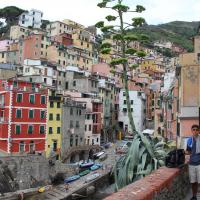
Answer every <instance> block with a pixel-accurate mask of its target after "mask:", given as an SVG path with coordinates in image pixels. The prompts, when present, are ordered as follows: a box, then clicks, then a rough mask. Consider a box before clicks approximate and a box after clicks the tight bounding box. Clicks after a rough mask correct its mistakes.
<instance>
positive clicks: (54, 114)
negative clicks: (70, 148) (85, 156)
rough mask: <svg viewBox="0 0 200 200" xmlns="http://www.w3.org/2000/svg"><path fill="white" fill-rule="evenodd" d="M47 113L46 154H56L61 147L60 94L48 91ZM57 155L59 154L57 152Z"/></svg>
mask: <svg viewBox="0 0 200 200" xmlns="http://www.w3.org/2000/svg"><path fill="white" fill-rule="evenodd" d="M49 94H50V95H49V101H48V115H47V145H46V156H47V157H50V156H53V155H57V154H58V153H59V152H60V149H61V140H62V104H63V103H62V102H63V99H62V96H61V95H58V94H56V93H55V91H50V92H49ZM58 155H59V154H58Z"/></svg>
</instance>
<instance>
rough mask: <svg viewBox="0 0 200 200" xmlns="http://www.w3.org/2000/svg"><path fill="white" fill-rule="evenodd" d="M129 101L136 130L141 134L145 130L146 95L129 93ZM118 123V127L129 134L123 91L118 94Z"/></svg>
mask: <svg viewBox="0 0 200 200" xmlns="http://www.w3.org/2000/svg"><path fill="white" fill-rule="evenodd" d="M129 96H130V101H131V111H132V116H133V120H134V123H135V127H136V130H137V131H138V132H142V131H143V130H144V129H145V108H146V103H145V100H146V95H145V94H144V92H142V91H133V90H132V91H131V90H130V91H129ZM118 121H119V124H120V126H123V129H124V130H125V131H126V132H130V133H131V125H130V123H129V119H128V109H127V102H126V96H125V91H124V90H121V91H120V94H119V117H118Z"/></svg>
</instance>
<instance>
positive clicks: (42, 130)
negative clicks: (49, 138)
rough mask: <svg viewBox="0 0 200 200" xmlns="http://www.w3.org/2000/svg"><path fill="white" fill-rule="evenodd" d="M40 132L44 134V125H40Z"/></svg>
mask: <svg viewBox="0 0 200 200" xmlns="http://www.w3.org/2000/svg"><path fill="white" fill-rule="evenodd" d="M40 134H44V126H40Z"/></svg>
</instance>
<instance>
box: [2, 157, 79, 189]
mask: <svg viewBox="0 0 200 200" xmlns="http://www.w3.org/2000/svg"><path fill="white" fill-rule="evenodd" d="M77 170H78V169H77V167H76V166H69V165H66V164H63V163H60V161H56V162H55V163H54V165H49V162H48V159H46V158H45V157H44V156H38V155H27V156H15V157H14V156H8V157H0V192H11V191H16V190H22V189H27V188H34V187H37V186H42V185H48V184H51V183H52V180H54V178H55V177H56V176H57V175H58V174H62V175H63V176H64V175H65V176H70V175H73V174H76V173H77ZM5 184H7V186H6V188H5V187H3V186H4V185H5Z"/></svg>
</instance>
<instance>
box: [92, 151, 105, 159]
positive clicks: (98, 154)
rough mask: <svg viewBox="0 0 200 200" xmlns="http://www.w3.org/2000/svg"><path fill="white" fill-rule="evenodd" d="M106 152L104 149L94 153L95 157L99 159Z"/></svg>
mask: <svg viewBox="0 0 200 200" xmlns="http://www.w3.org/2000/svg"><path fill="white" fill-rule="evenodd" d="M104 153H105V152H104V151H100V152H98V153H95V154H94V159H98V158H99V157H100V156H101V155H103V154H104Z"/></svg>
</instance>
